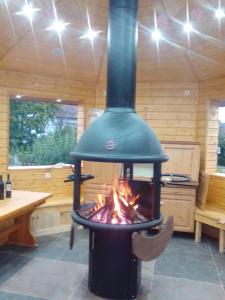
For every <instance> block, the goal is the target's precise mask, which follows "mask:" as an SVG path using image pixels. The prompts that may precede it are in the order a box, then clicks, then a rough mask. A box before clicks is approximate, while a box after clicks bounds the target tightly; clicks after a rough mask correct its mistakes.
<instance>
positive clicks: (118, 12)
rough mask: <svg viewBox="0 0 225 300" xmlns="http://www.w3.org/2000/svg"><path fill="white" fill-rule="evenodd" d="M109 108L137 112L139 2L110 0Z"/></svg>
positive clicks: (133, 0) (134, 0)
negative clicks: (121, 108) (127, 109)
mask: <svg viewBox="0 0 225 300" xmlns="http://www.w3.org/2000/svg"><path fill="white" fill-rule="evenodd" d="M109 5H110V7H109V26H108V73H107V108H109V107H128V108H132V109H134V108H135V90H136V49H137V40H138V37H137V35H138V30H137V10H138V7H137V6H138V4H137V0H110V3H109Z"/></svg>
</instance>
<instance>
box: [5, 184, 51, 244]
mask: <svg viewBox="0 0 225 300" xmlns="http://www.w3.org/2000/svg"><path fill="white" fill-rule="evenodd" d="M51 196H52V194H50V193H41V192H29V191H16V190H13V191H12V198H10V199H4V200H0V226H1V227H2V229H0V245H2V244H5V243H10V244H14V245H20V246H28V247H35V246H36V242H35V238H34V237H33V235H32V233H31V231H30V215H31V214H32V212H33V211H34V209H35V208H36V207H38V206H39V205H41V204H43V203H45V200H46V199H48V198H49V197H51ZM1 227H0V228H1Z"/></svg>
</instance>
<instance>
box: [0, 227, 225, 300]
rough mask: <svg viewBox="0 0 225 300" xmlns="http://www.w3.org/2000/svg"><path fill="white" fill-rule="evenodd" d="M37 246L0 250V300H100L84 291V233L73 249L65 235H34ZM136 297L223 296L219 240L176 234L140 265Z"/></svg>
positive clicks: (184, 299) (224, 267) (224, 258)
mask: <svg viewBox="0 0 225 300" xmlns="http://www.w3.org/2000/svg"><path fill="white" fill-rule="evenodd" d="M38 243H39V247H38V248H36V249H26V248H22V247H15V246H14V247H13V246H4V247H2V248H0V300H44V299H49V300H80V299H87V300H88V299H91V300H97V299H100V298H99V297H96V296H94V295H92V294H90V293H89V292H88V290H87V270H88V266H87V261H88V232H87V231H86V230H83V229H81V230H79V231H78V239H77V243H76V247H75V249H74V250H72V251H71V250H69V249H68V248H69V247H68V244H69V233H62V234H57V235H50V236H44V237H40V238H38ZM138 299H139V300H168V299H169V300H170V299H173V300H225V254H224V255H221V254H219V252H218V245H217V241H214V240H212V239H209V238H204V239H203V242H202V243H200V244H196V243H194V239H193V235H189V234H186V235H184V234H175V235H174V237H173V239H172V240H171V242H170V244H169V246H168V247H167V249H166V250H165V252H164V253H163V254H162V255H161V256H160V257H159V258H158V259H157V260H156V261H154V262H150V263H143V270H142V291H141V294H140V296H139V297H138Z"/></svg>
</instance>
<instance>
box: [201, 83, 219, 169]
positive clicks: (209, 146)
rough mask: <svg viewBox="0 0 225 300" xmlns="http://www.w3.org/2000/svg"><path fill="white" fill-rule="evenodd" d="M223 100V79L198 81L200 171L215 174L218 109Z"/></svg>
mask: <svg viewBox="0 0 225 300" xmlns="http://www.w3.org/2000/svg"><path fill="white" fill-rule="evenodd" d="M224 100H225V77H220V78H215V79H210V80H204V81H200V83H199V109H198V140H199V141H200V145H201V169H203V170H205V171H206V172H207V173H214V172H216V165H217V145H218V125H219V124H218V107H219V105H220V102H222V101H223V102H224Z"/></svg>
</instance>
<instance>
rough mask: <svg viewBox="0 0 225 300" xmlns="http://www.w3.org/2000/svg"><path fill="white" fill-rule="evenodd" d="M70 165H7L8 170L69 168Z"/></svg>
mask: <svg viewBox="0 0 225 300" xmlns="http://www.w3.org/2000/svg"><path fill="white" fill-rule="evenodd" d="M71 168H72V165H70V164H63V163H59V164H55V165H48V166H9V167H8V170H12V171H13V170H52V169H71Z"/></svg>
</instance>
